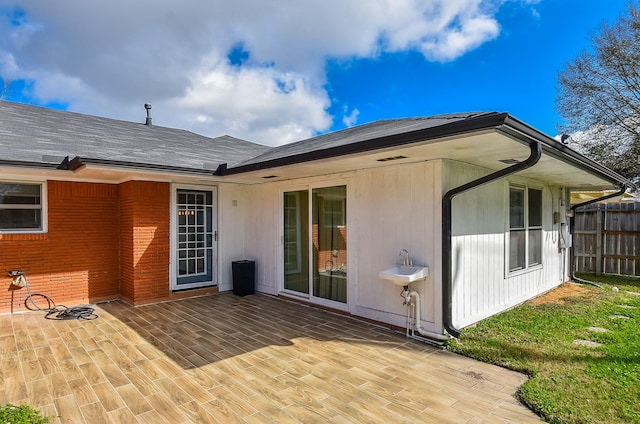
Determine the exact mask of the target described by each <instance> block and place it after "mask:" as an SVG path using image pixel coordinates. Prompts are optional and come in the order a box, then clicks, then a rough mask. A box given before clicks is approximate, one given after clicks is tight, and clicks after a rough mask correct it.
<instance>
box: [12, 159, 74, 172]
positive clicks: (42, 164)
mask: <svg viewBox="0 0 640 424" xmlns="http://www.w3.org/2000/svg"><path fill="white" fill-rule="evenodd" d="M0 166H11V167H16V168H43V169H57V170H62V171H66V169H64V168H61V167H60V164H57V163H49V162H27V161H19V160H0Z"/></svg>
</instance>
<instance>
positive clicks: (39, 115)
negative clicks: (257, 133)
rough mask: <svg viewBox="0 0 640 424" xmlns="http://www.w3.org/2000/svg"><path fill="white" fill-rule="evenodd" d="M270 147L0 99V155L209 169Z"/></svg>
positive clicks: (28, 159)
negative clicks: (76, 158)
mask: <svg viewBox="0 0 640 424" xmlns="http://www.w3.org/2000/svg"><path fill="white" fill-rule="evenodd" d="M268 149H269V147H267V146H263V145H260V144H256V143H251V142H249V141H245V140H241V139H238V138H234V137H230V136H227V135H225V136H221V137H216V138H209V137H205V136H202V135H198V134H195V133H192V132H190V131H186V130H179V129H173V128H166V127H161V126H157V125H152V126H149V125H145V124H143V123H135V122H126V121H120V120H115V119H109V118H101V117H97V116H90V115H83V114H79V113H73V112H66V111H60V110H54V109H47V108H43V107H37V106H32V105H25V104H19V103H12V102H7V101H0V158H2V159H3V160H4V161H19V162H32V163H46V162H58V163H59V162H60V161H61V160H62V158H64V157H65V156H69V158H70V159H73V158H74V157H76V156H79V157H82V158H91V159H100V160H105V161H114V162H130V163H138V164H149V165H159V166H166V167H179V168H192V169H211V170H215V169H216V167H217V166H218V165H220V164H222V163H227V164H229V165H232V164H235V163H239V162H242V161H244V160H247V159H249V158H251V157H254V156H256V155H259V154H261V153H263V152H264V151H266V150H268Z"/></svg>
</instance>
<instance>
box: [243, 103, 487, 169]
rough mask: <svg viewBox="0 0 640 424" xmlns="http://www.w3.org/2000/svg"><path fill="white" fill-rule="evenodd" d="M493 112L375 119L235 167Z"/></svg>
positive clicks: (421, 128)
mask: <svg viewBox="0 0 640 424" xmlns="http://www.w3.org/2000/svg"><path fill="white" fill-rule="evenodd" d="M495 115H497V112H467V113H451V114H444V115H435V116H429V117H420V118H400V119H386V120H381V121H375V122H371V123H368V124H363V125H358V126H356V127H351V128H347V129H344V130H341V131H336V132H332V133H328V134H323V135H319V136H317V137H313V138H310V139H306V140H301V141H298V142H295V143H291V144H286V145H284V146H280V147H276V148H273V149H271V150H267V151H266V152H264V153H262V154H261V155H259V156H256V157H253V158H251V159H247V160H246V161H244V162H242V163H239V164H237V165H236V166H237V167H238V168H242V169H246V168H251V165H256V164H263V163H267V162H273V161H279V160H282V159H285V158H293V157H302V156H305V155H309V154H311V153H314V152H321V151H335V150H336V149H340V148H345V147H347V148H348V146H349V145H355V144H357V143H362V142H369V141H371V140H376V139H385V138H387V137H391V136H396V135H401V134H410V133H412V132H415V131H421V130H426V129H431V128H436V127H440V126H444V125H449V124H456V123H460V122H462V121H465V120H470V119H475V118H482V117H488V116H495ZM378 147H382V146H378Z"/></svg>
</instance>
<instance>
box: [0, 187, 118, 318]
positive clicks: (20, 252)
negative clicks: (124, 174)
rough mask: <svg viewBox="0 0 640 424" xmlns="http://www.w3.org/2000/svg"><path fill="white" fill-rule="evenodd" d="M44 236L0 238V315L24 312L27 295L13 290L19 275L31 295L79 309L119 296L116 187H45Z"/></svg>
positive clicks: (22, 290) (3, 236)
mask: <svg viewBox="0 0 640 424" xmlns="http://www.w3.org/2000/svg"><path fill="white" fill-rule="evenodd" d="M47 186H48V199H49V202H48V203H49V206H48V222H49V228H48V232H47V233H46V234H1V235H0V281H1V282H2V283H1V285H0V312H10V311H20V310H24V300H25V298H26V296H27V291H26V289H24V288H23V289H20V290H11V288H12V286H11V284H10V283H11V278H9V277H7V276H6V274H7V272H8V271H9V270H13V269H21V270H23V271H24V272H25V273H26V275H27V277H28V279H29V282H30V285H31V289H32V293H43V294H46V295H47V296H49V297H51V298H52V299H53V300H54V301H55V302H56V303H57V304H63V305H67V306H70V305H77V304H82V303H87V302H90V301H96V300H103V299H114V298H117V297H118V295H119V281H118V276H119V265H120V264H119V259H118V258H119V253H118V252H119V234H118V230H117V229H118V227H119V225H120V224H119V218H118V186H117V185H112V184H94V183H72V182H60V181H49V182H48V184H47Z"/></svg>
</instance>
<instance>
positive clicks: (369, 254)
mask: <svg viewBox="0 0 640 424" xmlns="http://www.w3.org/2000/svg"><path fill="white" fill-rule="evenodd" d="M486 173H487V171H486V170H483V169H479V168H476V167H471V166H467V165H464V164H460V163H455V162H443V161H429V162H420V163H415V164H406V165H392V164H390V165H389V166H387V167H382V168H376V169H366V170H359V171H356V172H351V173H345V174H340V175H336V176H332V177H331V179H328V178H327V177H317V178H309V179H300V180H296V181H288V182H285V183H282V182H280V183H278V182H274V183H266V184H260V185H255V186H233V185H231V186H229V187H226V186H225V187H224V188H223V190H221V192H222V193H223V196H221V199H222V200H221V201H222V202H224V204H222V205H221V206H222V213H223V218H224V225H225V227H224V228H221V231H225V232H228V231H229V230H230V229H231V235H229V234H225V236H224V237H225V238H224V240H225V243H224V249H222V250H221V254H223V255H226V256H223V258H222V263H223V266H226V263H227V262H228V264H229V271H228V272H227V273H226V275H227V279H228V280H229V281H230V262H231V260H235V259H238V258H248V259H254V260H256V264H257V275H256V283H257V287H256V288H257V290H258V291H261V292H266V293H271V294H276V293H277V292H278V289H279V284H280V280H281V278H282V275H281V272H282V271H281V268H282V266H281V262H282V253H281V250H282V244H281V237H282V222H281V220H282V214H281V210H280V209H281V208H282V202H281V199H280V197H281V193H282V191H283V190H297V189H301V188H304V187H307V186H308V185H318V184H325V183H326V184H328V185H331V184H332V182H333V181H337V182H338V184H345V183H346V184H347V186H348V192H347V193H348V194H347V196H348V197H347V219H348V221H347V226H348V251H349V254H348V264H347V267H348V305H347V306H348V310H349V312H351V313H352V314H354V315H358V316H363V317H366V318H370V319H374V320H378V321H381V322H386V323H389V324H393V325H397V326H402V327H404V326H405V324H406V313H407V309H406V307H405V306H403V305H402V301H403V299H402V298H401V297H400V292H401V291H402V288H401V287H398V286H395V285H393V284H391V283H389V282H387V281H384V280H381V279H380V278H378V272H379V271H382V270H384V269H386V268H388V267H390V266H392V265H394V264H396V263H398V262H399V261H400V260H401V259H400V258H399V256H398V254H399V251H400V250H401V249H407V250H408V251H409V253H410V256H411V259H412V260H413V262H414V263H415V264H419V265H427V266H428V267H429V270H430V276H429V278H427V279H426V280H425V281H421V282H416V283H413V284H411V288H412V289H413V290H416V291H418V292H419V293H420V296H421V305H420V306H421V312H422V327H423V328H424V329H425V330H427V331H433V332H442V306H441V304H442V298H441V296H442V290H441V281H442V273H441V271H442V270H441V262H442V252H441V246H442V242H441V216H442V214H441V199H442V194H443V192H444V191H445V190H448V189H450V188H453V187H456V186H458V185H460V184H463V183H466V182H468V181H471V180H473V179H476V178H478V177H480V176H482V175H485V174H486ZM519 183H529V182H527V181H519ZM531 183H532V186H534V187H537V188H543V231H544V233H543V240H544V248H543V266H542V267H540V268H539V269H535V270H531V271H528V272H524V273H520V274H517V275H507V273H506V271H505V249H506V231H507V217H508V208H507V201H508V197H507V196H508V190H507V187H508V181H507V180H501V181H498V182H494V183H491V184H488V185H486V186H483V187H481V188H478V189H475V190H472V191H470V192H467V193H464V194H461V195H459V196H457V197H456V198H454V200H453V205H452V206H453V207H452V218H453V227H452V230H453V238H452V277H453V304H454V311H453V312H454V324H455V325H456V326H458V327H464V326H467V325H469V324H472V323H474V322H477V321H479V320H481V319H483V318H486V317H488V316H490V315H493V314H495V313H497V312H500V311H502V310H505V309H507V308H510V307H512V306H514V305H517V304H518V303H521V302H522V301H524V300H526V299H528V298H531V297H533V296H535V295H537V294H539V293H542V292H544V291H547V290H549V289H551V288H553V287H555V286H557V285H558V284H560V283H561V282H562V276H561V274H562V265H563V263H562V255H561V254H560V253H559V250H558V246H557V226H554V225H553V224H552V212H553V210H554V208H555V209H556V210H557V209H558V203H559V201H558V198H559V196H560V192H559V190H558V189H557V188H554V187H550V186H544V185H542V184H540V183H538V184H536V182H531ZM552 193H553V195H552ZM234 197H238V205H237V206H230V205H232V201H233V198H234ZM553 199H555V200H553ZM554 205H555V206H554ZM227 224H230V225H231V227H227ZM230 238H233V240H231V239H230ZM240 240H241V241H240ZM225 249H229V250H228V251H227V252H225V251H224V250H225ZM223 280H224V278H223Z"/></svg>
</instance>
